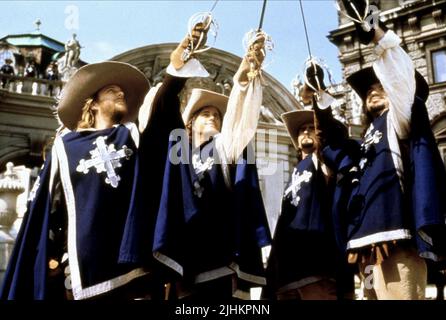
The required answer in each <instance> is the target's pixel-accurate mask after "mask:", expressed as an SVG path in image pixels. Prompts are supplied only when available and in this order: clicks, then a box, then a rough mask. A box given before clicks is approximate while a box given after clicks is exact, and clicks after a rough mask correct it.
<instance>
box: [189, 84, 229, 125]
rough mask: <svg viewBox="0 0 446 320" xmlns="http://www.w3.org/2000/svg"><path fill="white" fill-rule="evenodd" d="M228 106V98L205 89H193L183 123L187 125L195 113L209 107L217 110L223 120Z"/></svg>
mask: <svg viewBox="0 0 446 320" xmlns="http://www.w3.org/2000/svg"><path fill="white" fill-rule="evenodd" d="M227 105H228V96H225V95H223V94H220V93H216V92H214V91H209V90H204V89H192V92H191V96H190V98H189V101H188V103H187V105H186V108H185V109H184V112H183V121H184V123H185V124H187V123H188V122H189V121H190V119H192V117H193V116H194V114H195V113H197V112H198V111H200V109H203V108H204V107H209V106H212V107H215V108H217V109H218V110H219V111H220V114H221V117H222V120H223V116H224V115H225V113H226V107H227Z"/></svg>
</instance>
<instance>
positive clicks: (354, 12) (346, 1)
mask: <svg viewBox="0 0 446 320" xmlns="http://www.w3.org/2000/svg"><path fill="white" fill-rule="evenodd" d="M341 2H342V5H343V10H345V14H347V15H348V16H350V17H352V18H353V19H355V20H357V21H353V22H354V24H355V28H356V32H357V34H358V38H359V41H360V42H361V43H362V44H369V43H370V42H372V40H373V38H374V37H375V26H376V25H375V21H374V19H378V16H376V17H374V18H372V17H371V15H372V14H373V12H372V10H371V9H372V6H373V8H376V9H378V6H377V4H376V3H374V2H373V1H371V2H369V12H366V9H367V1H366V0H341ZM376 14H378V13H376ZM358 21H362V23H359V22H358ZM378 26H379V27H380V28H381V29H382V30H383V31H387V27H386V26H385V25H384V23H382V22H381V21H379V20H378Z"/></svg>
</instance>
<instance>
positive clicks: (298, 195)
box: [265, 58, 353, 300]
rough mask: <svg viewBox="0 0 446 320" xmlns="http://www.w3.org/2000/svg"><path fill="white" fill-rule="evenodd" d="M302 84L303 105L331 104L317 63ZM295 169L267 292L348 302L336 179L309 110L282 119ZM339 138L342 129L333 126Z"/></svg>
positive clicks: (350, 281)
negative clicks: (337, 231) (336, 220)
mask: <svg viewBox="0 0 446 320" xmlns="http://www.w3.org/2000/svg"><path fill="white" fill-rule="evenodd" d="M306 65H307V68H306V70H305V84H304V85H303V87H302V89H301V90H300V92H299V96H300V97H301V101H302V103H303V104H305V105H311V104H313V108H314V105H315V104H319V105H327V104H328V105H329V104H330V103H331V101H333V98H332V97H331V96H330V95H329V94H328V93H327V89H326V87H325V84H324V82H323V78H324V71H323V69H322V67H321V66H320V65H319V64H318V62H317V60H316V59H314V58H312V59H309V60H307V61H306ZM282 120H283V122H284V124H285V126H286V127H287V130H288V133H289V135H290V137H291V140H292V142H293V145H294V147H295V148H296V150H297V153H298V161H299V162H298V164H297V165H296V167H295V168H294V170H293V173H292V175H291V179H290V183H289V185H288V186H287V188H286V189H285V193H284V196H283V199H282V208H281V213H280V216H279V219H278V222H277V226H276V229H275V233H274V240H273V245H272V249H271V254H270V257H269V260H268V269H267V270H268V272H267V273H268V281H269V284H268V291H267V293H266V295H265V296H270V297H271V298H277V299H279V300H285V299H298V300H333V299H337V298H338V297H339V298H340V299H343V298H351V296H352V291H353V273H352V272H351V271H349V269H348V268H347V265H346V263H344V262H343V260H345V259H342V257H343V255H342V252H340V251H339V250H337V247H336V245H335V238H334V234H333V219H332V216H331V211H332V210H331V209H332V200H333V193H334V179H333V176H332V174H331V172H330V171H329V170H328V168H327V167H326V165H325V164H324V162H323V160H322V156H321V150H322V148H323V147H324V143H325V141H324V140H323V139H320V137H319V136H318V135H317V133H316V132H317V130H315V118H314V112H313V111H312V110H296V111H291V112H287V113H284V114H282ZM336 126H337V130H338V134H341V135H343V136H346V134H347V130H346V127H345V126H344V125H343V124H342V123H340V122H337V121H336Z"/></svg>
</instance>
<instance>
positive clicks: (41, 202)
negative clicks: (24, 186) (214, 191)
mask: <svg viewBox="0 0 446 320" xmlns="http://www.w3.org/2000/svg"><path fill="white" fill-rule="evenodd" d="M186 80H187V79H186V78H176V77H172V76H169V75H167V76H166V78H165V80H164V81H163V85H162V86H161V88H160V89H159V91H158V93H157V95H156V97H155V99H154V101H153V108H152V115H151V119H150V122H149V125H148V126H147V128H146V129H145V130H144V132H143V133H142V134H141V135H140V134H139V133H138V130H137V128H136V126H135V125H134V124H130V125H129V126H128V127H127V126H124V125H118V126H115V127H113V128H109V129H104V130H85V131H80V132H69V133H67V134H65V135H63V136H62V137H58V138H56V142H55V146H54V147H53V152H52V154H50V155H49V157H48V158H47V160H46V162H45V164H44V167H43V170H42V171H41V173H40V176H39V179H38V180H37V182H36V184H35V187H34V188H33V190H32V191H31V192H30V200H31V201H29V203H28V210H27V212H26V214H25V216H24V218H23V223H22V227H21V229H20V232H19V235H18V237H17V241H16V245H15V247H14V250H13V253H12V256H11V259H10V262H9V265H8V269H7V272H6V274H5V279H4V282H3V286H2V288H1V291H0V299H11V300H19V299H20V300H23V299H28V300H31V299H35V300H42V299H48V298H49V297H48V294H49V293H48V283H47V282H48V277H47V275H48V260H49V252H48V251H49V249H48V247H49V239H48V238H49V236H48V235H49V227H50V224H51V223H50V220H51V219H52V217H51V211H52V202H53V200H54V199H52V195H51V192H53V191H54V190H53V189H54V185H55V184H56V182H57V181H61V182H62V186H63V197H64V199H65V202H66V203H65V207H66V209H65V208H64V209H65V210H64V212H62V213H61V214H64V215H67V213H68V215H67V216H68V239H67V246H68V255H69V265H70V270H71V285H72V289H73V295H74V298H75V299H87V298H90V297H95V296H97V295H99V294H101V293H105V292H108V291H110V290H113V289H115V288H118V287H122V286H124V285H126V284H127V283H129V281H131V280H132V279H136V278H138V277H140V276H143V275H145V274H147V273H148V272H153V271H155V270H156V269H157V268H156V267H157V266H158V265H159V264H156V263H155V262H156V260H154V259H153V255H152V244H153V231H154V227H155V219H156V214H157V212H158V207H159V201H160V196H161V189H162V188H161V186H162V182H163V168H164V165H165V163H166V157H167V148H168V143H169V140H168V138H169V134H170V131H171V130H172V128H175V127H177V126H178V125H179V123H182V119H181V116H179V98H178V93H179V92H180V91H181V89H182V88H183V86H184V83H185V81H186ZM172 115H173V116H172ZM175 115H176V116H175ZM130 128H132V130H130ZM131 132H133V135H132V134H131ZM133 137H134V138H133ZM134 139H135V140H134ZM137 140H139V148H138V147H137V145H136V144H137V143H136V141H137ZM52 168H56V169H57V170H56V171H54V176H52V172H51V169H52ZM52 177H53V178H54V180H53V186H50V180H51V178H52ZM50 188H52V189H51V190H50ZM65 211H67V212H65Z"/></svg>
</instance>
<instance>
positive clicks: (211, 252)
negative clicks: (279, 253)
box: [154, 139, 270, 285]
mask: <svg viewBox="0 0 446 320" xmlns="http://www.w3.org/2000/svg"><path fill="white" fill-rule="evenodd" d="M175 144H176V141H172V142H171V149H172V148H173V146H174V145H175ZM185 149H186V150H189V151H190V146H189V144H187V146H185ZM185 149H183V152H184V150H185ZM194 154H195V156H194ZM194 154H192V153H191V152H190V153H189V156H186V158H188V159H189V162H188V163H187V164H185V163H179V164H173V163H172V162H171V161H169V160H167V162H166V170H165V174H164V176H165V179H164V185H163V194H162V198H161V204H160V210H159V213H158V217H157V224H156V232H155V239H154V253H155V256H156V257H157V258H158V259H159V260H160V261H161V262H163V263H165V264H166V265H167V266H169V267H171V268H172V269H173V270H175V271H177V272H178V273H179V274H180V275H182V276H183V279H185V280H186V281H190V282H192V283H201V282H206V281H210V280H214V279H218V278H221V277H224V276H227V275H230V274H236V275H237V276H238V278H240V279H243V280H245V281H248V282H250V283H253V284H255V285H263V284H265V278H264V270H263V263H262V256H261V250H260V249H261V248H262V247H264V246H266V245H268V244H270V233H269V228H268V222H267V218H266V213H265V209H264V206H263V201H262V196H261V192H260V187H259V182H258V176H257V169H256V166H255V164H248V163H247V162H246V159H244V158H243V159H241V160H239V162H238V163H237V165H231V166H230V179H231V182H232V188H228V187H227V186H226V184H225V181H224V177H223V171H222V165H221V164H219V158H218V155H217V152H216V149H215V139H212V140H211V141H209V142H207V143H205V144H203V145H202V146H201V147H200V148H199V149H197V150H195V153H194ZM192 159H194V160H192ZM193 163H195V168H194V165H193Z"/></svg>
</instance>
